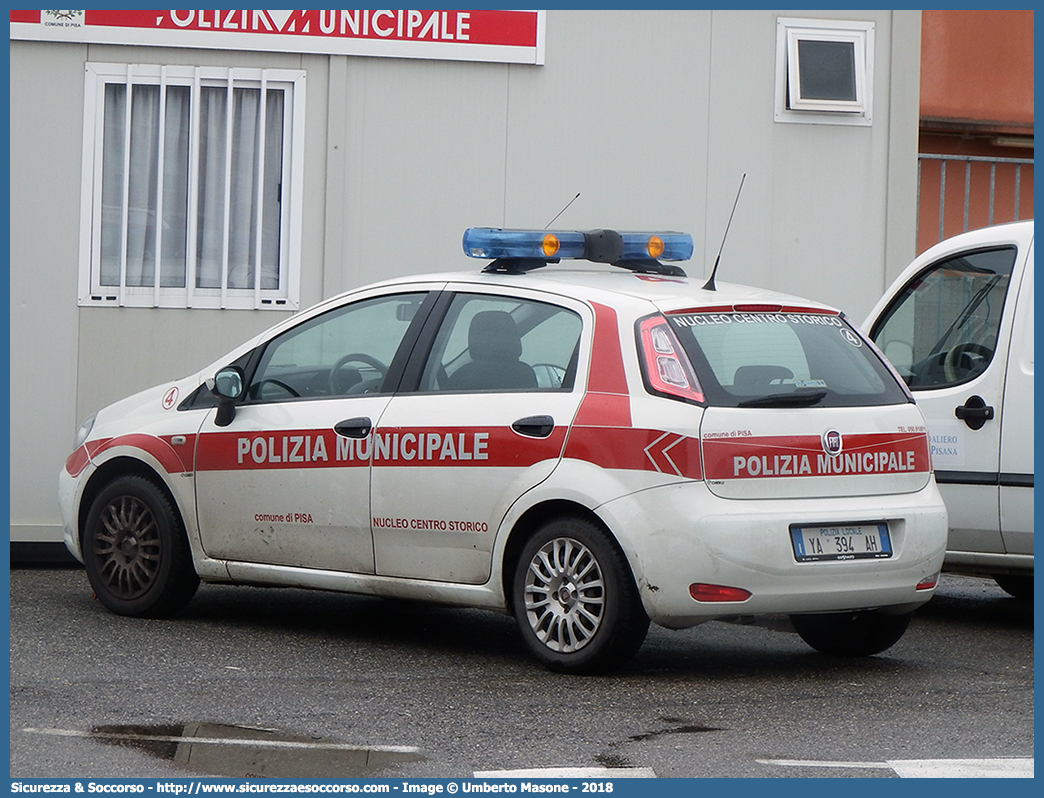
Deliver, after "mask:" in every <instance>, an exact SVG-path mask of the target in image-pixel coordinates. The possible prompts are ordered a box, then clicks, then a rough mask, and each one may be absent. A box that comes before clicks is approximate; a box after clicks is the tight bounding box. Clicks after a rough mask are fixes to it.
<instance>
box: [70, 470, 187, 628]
mask: <svg viewBox="0 0 1044 798" xmlns="http://www.w3.org/2000/svg"><path fill="white" fill-rule="evenodd" d="M83 558H84V566H85V568H86V570H87V578H88V580H90V583H91V587H92V588H94V593H95V595H96V596H97V597H98V600H99V601H100V602H101V603H102V604H104V605H105V607H106V608H107V609H109V610H111V611H112V612H114V613H116V614H117V615H131V616H135V617H140V618H162V617H166V616H169V615H173V614H174V613H176V612H178V611H179V610H181V609H182V608H184V606H185V605H186V604H188V603H189V601H190V600H191V599H192V596H193V595H195V593H196V589H197V588H198V587H199V577H198V576H197V575H196V571H195V569H194V568H193V566H192V554H191V552H190V551H189V545H188V539H187V538H186V537H185V529H184V527H183V525H182V523H181V518H180V516H179V515H178V513H177V512H176V511H175V509H174V507H173V505H172V504H171V500H170V499H169V498H168V496H167V494H166V493H164V492H163V491H162V490H161V489H160V488H159V487H157V486H156V485H155V484H154V483H153V482H151V481H149V480H148V479H145V478H144V477H140V476H123V477H119V478H117V479H115V480H113V481H112V482H111V483H109V484H108V485H106V486H105V488H104V489H103V490H102V491H101V493H99V494H98V496H97V498H96V499H95V500H94V503H93V504H92V505H91V510H90V512H89V513H88V515H87V524H86V527H85V528H84V531H83Z"/></svg>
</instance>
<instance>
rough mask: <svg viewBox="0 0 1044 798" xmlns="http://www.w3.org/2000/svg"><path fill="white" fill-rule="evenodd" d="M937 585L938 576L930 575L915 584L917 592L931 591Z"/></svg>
mask: <svg viewBox="0 0 1044 798" xmlns="http://www.w3.org/2000/svg"><path fill="white" fill-rule="evenodd" d="M938 583H939V574H932V575H931V576H926V577H925V578H924V579H922V580H921V581H920V582H918V583H917V589H918V590H931V589H932V588H933V587H935V586H936V585H937V584H938Z"/></svg>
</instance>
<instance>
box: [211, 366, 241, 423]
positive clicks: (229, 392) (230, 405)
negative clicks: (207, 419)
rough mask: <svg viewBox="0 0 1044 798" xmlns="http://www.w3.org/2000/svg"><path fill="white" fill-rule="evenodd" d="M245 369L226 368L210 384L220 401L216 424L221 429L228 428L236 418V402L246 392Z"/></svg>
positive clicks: (215, 419)
mask: <svg viewBox="0 0 1044 798" xmlns="http://www.w3.org/2000/svg"><path fill="white" fill-rule="evenodd" d="M245 382H246V381H245V379H244V375H243V369H241V368H240V367H239V366H225V368H223V369H221V371H219V372H218V373H217V374H216V375H215V376H214V380H213V382H212V383H211V384H210V391H211V393H213V394H214V395H215V396H217V397H218V399H219V400H220V401H219V402H218V409H217V415H216V416H215V417H214V423H215V424H217V425H218V426H219V427H227V426H228V425H229V424H231V423H232V419H234V418H235V417H236V402H238V401H239V400H240V399H242V398H243V393H244V391H245Z"/></svg>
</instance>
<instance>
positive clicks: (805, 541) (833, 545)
mask: <svg viewBox="0 0 1044 798" xmlns="http://www.w3.org/2000/svg"><path fill="white" fill-rule="evenodd" d="M790 543H791V545H792V546H793V547H794V557H795V559H796V560H797V561H798V562H824V561H839V560H840V561H843V560H882V559H886V558H888V557H891V556H892V539H891V537H890V536H889V534H888V524H885V523H871V524H837V525H835V526H792V527H790Z"/></svg>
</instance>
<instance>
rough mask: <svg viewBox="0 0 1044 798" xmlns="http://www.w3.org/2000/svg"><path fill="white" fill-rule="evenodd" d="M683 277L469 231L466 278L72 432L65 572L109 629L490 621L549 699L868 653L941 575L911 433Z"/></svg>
mask: <svg viewBox="0 0 1044 798" xmlns="http://www.w3.org/2000/svg"><path fill="white" fill-rule="evenodd" d="M692 248H693V245H692V239H691V238H690V237H689V236H688V235H685V234H677V233H658V234H653V233H640V234H639V233H617V232H614V231H611V230H598V231H587V232H579V231H558V232H554V233H551V232H546V231H507V230H497V229H490V228H471V229H469V230H468V231H467V232H466V233H465V235H464V251H465V254H467V255H469V256H472V257H477V258H482V259H484V260H486V261H488V263H487V264H486V265H485V267H484V268H483V269H481V270H476V271H475V272H473V273H463V274H442V275H429V276H423V277H409V278H402V279H397V280H392V281H387V282H383V283H379V284H376V285H373V286H369V287H366V288H362V289H359V290H356V291H352V292H349V293H347V294H344V295H341V296H338V297H336V298H334V299H331V300H328V301H326V302H323V303H322V304H320V305H318V306H316V307H314V308H312V309H310V310H308V311H305V312H303V313H301V314H298V315H296V316H294V317H292V318H290V319H288V320H286V321H284V322H282V323H280V324H278V325H276V326H275V327H273V328H272V329H271V330H269V331H267V332H265V333H262V334H261V335H259V336H257V337H256V338H254V339H253V340H251V341H249V342H247V343H245V344H244V345H242V346H240V347H238V348H237V349H235V350H233V351H232V352H230V353H229V354H228V355H227V356H226V357H223V358H222V359H221V360H219V361H218V362H216V363H214V364H212V365H210V366H208V367H207V368H205V369H203V370H202V371H201V372H199V373H198V374H194V375H192V376H190V377H186V378H184V379H181V380H177V381H174V382H169V383H165V384H163V385H160V386H157V387H155V388H152V389H150V390H147V391H144V392H142V393H139V394H137V395H136V396H133V397H130V398H129V399H125V400H123V401H121V402H118V403H116V404H114V405H112V406H110V407H107V408H105V409H104V410H102V411H100V412H99V413H97V414H96V415H95V416H94V417H93V418H91V419H89V420H88V421H87V422H85V424H84V425H83V427H82V428H81V429H80V431H79V434H78V440H77V442H76V447H75V451H74V452H73V453H72V454H71V455H70V457H69V458H68V460H67V462H66V464H65V468H64V470H63V472H62V474H61V478H60V496H61V505H62V511H63V516H64V523H65V540H66V544H67V546H68V547H69V549H70V551H71V552H72V553H73V554H74V555H75V556H76V557H77V558H79V559H80V560H81V561H82V562H83V563H84V565H85V568H86V572H87V576H88V578H89V580H90V583H91V585H92V587H93V589H94V591H95V593H96V594H97V596H98V598H99V600H100V601H101V602H102V603H103V604H104V605H105V606H106V607H107V608H109V609H110V610H112V611H113V612H116V613H119V614H122V615H132V616H149V617H154V616H161V615H170V614H172V613H175V612H177V611H178V610H180V609H181V608H182V607H184V605H185V604H186V603H187V602H188V601H189V600H190V598H191V597H192V596H193V594H194V593H195V592H196V589H197V587H198V585H199V582H200V580H202V581H204V582H213V583H239V584H249V585H275V586H292V587H304V588H318V589H324V590H338V591H344V592H349V593H361V594H370V595H377V596H389V597H391V596H394V597H401V598H408V599H422V600H427V601H432V602H440V603H444V604H450V605H457V606H466V607H480V608H488V609H491V610H496V611H501V612H505V613H511V614H513V615H514V617H515V618H516V620H517V622H518V625H519V628H520V630H521V634H522V636H523V638H524V639H525V641H526V643H527V645H528V647H529V648H530V649H531V650H532V652H533V653H534V654H535V655H536V657H537V658H538V659H539V660H541V661H542V662H543V663H544V664H545V665H547V666H548V667H550V668H552V669H554V670H559V671H567V672H576V673H590V672H596V671H601V670H605V669H607V668H609V667H613V666H616V665H619V664H621V663H623V662H625V661H626V660H627V659H628V658H629V657H631V656H632V655H633V654H634V653H635V652H636V651H637V650H638V648H639V647H640V646H641V644H642V641H643V640H644V638H645V635H646V631H647V629H648V626H649V623H650V621H652V622H654V623H656V624H659V625H661V626H664V627H667V628H671V629H680V628H685V627H690V626H694V625H696V624H699V623H702V622H704V621H709V620H716V619H737V618H742V619H751V618H753V617H755V616H761V615H777V614H786V615H789V616H790V619H791V621H792V623H793V626H794V627H795V628H796V630H797V632H798V633H799V634H800V635H801V637H802V638H803V639H804V640H805V641H806V642H808V643H809V644H810V645H811V646H813V647H814V648H816V649H818V650H820V651H823V652H826V653H830V654H839V655H871V654H875V653H878V652H881V651H883V650H885V649H887V648H888V647H890V646H891V645H892V644H894V643H895V642H896V641H897V640H898V639H899V638H900V637H901V636H902V634H903V632H904V631H905V629H906V627H907V624H908V622H909V619H910V616H911V613H912V612H913V611H914V610H915V609H916V608H917V607H918V606H920V605H921V604H923V603H924V602H925V601H927V600H928V599H929V598H930V597H931V595H932V593H933V591H934V589H935V585H936V580H937V577H938V573H939V570H940V567H941V565H942V561H943V556H944V552H945V549H946V526H947V519H946V510H945V507H944V505H943V502H942V499H941V498H940V495H939V492H938V489H937V487H936V484H935V481H934V478H933V475H932V466H931V460H930V452H929V443H928V436H927V434H926V428H925V421H924V418H923V416H922V415H921V412H920V411H919V409H918V408H917V406H916V405H915V404H914V401H913V399H912V398H911V395H910V393H909V392H908V391H907V389H906V388H905V387H904V385H903V383H902V381H901V380H900V379H899V378H898V377H897V375H896V374H895V373H894V372H893V371H892V369H891V367H890V366H889V365H888V363H887V361H885V359H884V358H883V356H882V355H881V354H880V353H879V352H878V350H877V349H876V348H875V347H874V345H873V344H872V343H871V342H870V341H869V340H868V339H867V338H866V337H864V336H863V335H862V334H861V333H860V332H859V331H858V329H856V328H854V327H853V326H852V325H850V324H849V323H848V322H847V321H846V320H845V318H844V316H843V315H842V314H840V313H839V312H838V311H836V310H834V309H831V308H829V307H825V306H823V305H820V304H818V303H815V302H811V301H806V300H802V299H796V298H794V297H789V296H783V295H780V294H775V293H769V292H766V291H760V290H755V289H751V288H746V287H742V286H734V285H725V284H720V285H717V286H715V285H714V284H713V280H712V281H709V282H708V284H707V285H701V284H702V281H694V280H690V279H689V278H687V277H686V276H685V273H684V271H683V270H682V269H681V268H680V267H679V266H678V265H677V264H676V263H675V262H674V261H678V260H684V259H687V258H688V257H690V255H691V253H692ZM568 258H572V259H576V260H577V261H586V262H576V263H574V264H573V265H572V267H571V268H564V267H563V266H561V265H560V264H559V262H560V261H561V260H562V259H568ZM592 262H593V263H592ZM549 264H551V265H549ZM553 264H559V265H557V266H556V265H553ZM607 264H611V265H612V266H618V267H623V268H610V267H609V266H608V265H607Z"/></svg>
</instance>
